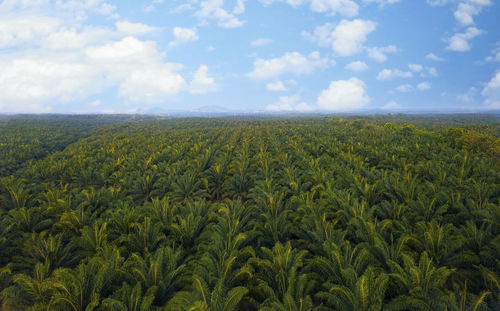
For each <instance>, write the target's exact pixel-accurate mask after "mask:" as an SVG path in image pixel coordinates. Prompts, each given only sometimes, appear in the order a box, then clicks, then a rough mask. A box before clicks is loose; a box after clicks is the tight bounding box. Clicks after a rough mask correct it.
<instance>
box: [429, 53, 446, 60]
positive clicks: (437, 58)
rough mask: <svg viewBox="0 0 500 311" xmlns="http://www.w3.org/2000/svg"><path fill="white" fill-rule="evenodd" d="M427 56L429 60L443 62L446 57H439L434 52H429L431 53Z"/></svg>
mask: <svg viewBox="0 0 500 311" xmlns="http://www.w3.org/2000/svg"><path fill="white" fill-rule="evenodd" d="M425 58H426V59H428V60H433V61H436V62H443V61H444V58H442V57H439V56H437V55H436V54H434V53H429V54H427V55H425Z"/></svg>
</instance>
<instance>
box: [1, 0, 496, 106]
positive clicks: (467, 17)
mask: <svg viewBox="0 0 500 311" xmlns="http://www.w3.org/2000/svg"><path fill="white" fill-rule="evenodd" d="M499 16H500V8H499V5H498V3H495V1H494V0H236V1H234V0H233V1H223V0H187V1H175V0H163V1H162V0H147V1H146V0H144V1H106V0H82V1H76V0H56V1H50V0H4V1H2V2H0V68H2V70H0V112H14V113H40V112H50V113H88V112H99V113H101V112H102V113H118V112H120V113H121V112H125V113H151V112H173V111H200V110H208V111H210V110H216V111H220V110H226V111H235V112H261V111H269V112H312V111H321V112H363V111H372V112H373V111H375V112H402V111H404V112H419V111H439V112H476V111H487V110H500V71H499V67H500V66H499V65H500V18H499Z"/></svg>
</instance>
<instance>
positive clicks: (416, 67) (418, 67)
mask: <svg viewBox="0 0 500 311" xmlns="http://www.w3.org/2000/svg"><path fill="white" fill-rule="evenodd" d="M408 68H410V70H411V71H413V72H422V70H423V69H424V66H422V65H420V64H409V65H408Z"/></svg>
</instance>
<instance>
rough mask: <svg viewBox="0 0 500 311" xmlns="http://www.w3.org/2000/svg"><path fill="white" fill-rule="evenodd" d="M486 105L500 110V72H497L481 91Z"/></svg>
mask: <svg viewBox="0 0 500 311" xmlns="http://www.w3.org/2000/svg"><path fill="white" fill-rule="evenodd" d="M481 95H483V96H484V98H485V100H484V104H485V105H486V106H487V107H488V108H490V109H500V72H497V73H496V74H495V76H494V77H493V78H491V80H490V81H489V82H488V84H487V85H486V86H485V87H484V88H483V90H482V91H481Z"/></svg>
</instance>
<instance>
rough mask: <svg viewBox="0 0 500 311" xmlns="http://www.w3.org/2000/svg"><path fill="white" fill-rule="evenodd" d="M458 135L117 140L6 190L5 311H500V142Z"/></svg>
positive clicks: (229, 134) (98, 135)
mask: <svg viewBox="0 0 500 311" xmlns="http://www.w3.org/2000/svg"><path fill="white" fill-rule="evenodd" d="M447 131H448V132H450V131H451V130H448V129H444V130H441V129H440V130H434V129H432V130H431V129H430V128H427V129H426V128H418V127H414V126H409V125H398V124H389V123H381V122H372V121H370V122H368V121H353V122H351V121H347V120H345V119H336V118H324V119H321V118H313V119H295V120H294V119H285V120H269V121H262V120H260V121H229V120H210V119H208V120H203V119H201V120H200V119H192V120H191V119H188V120H179V121H149V122H136V123H125V124H119V125H114V126H106V127H102V128H100V129H97V130H95V132H94V135H92V136H90V137H88V138H85V139H82V140H80V141H79V142H77V143H75V144H72V145H70V146H69V147H67V148H66V149H65V150H64V151H63V152H57V153H54V154H52V155H50V156H48V157H47V158H45V159H43V160H39V161H35V162H33V163H32V165H29V166H26V167H25V168H23V169H20V170H17V172H16V173H15V174H14V175H12V176H9V177H4V178H2V179H0V204H1V205H0V219H1V220H0V301H1V306H5V307H7V308H10V309H11V310H495V309H496V308H497V307H498V306H499V305H500V238H499V236H500V226H499V225H500V178H499V177H500V170H499V166H498V161H497V159H496V153H495V152H496V150H498V146H499V144H498V139H496V140H495V138H494V137H493V136H491V135H488V134H484V133H483V134H479V133H478V132H475V131H473V130H471V129H467V130H464V129H461V130H452V131H451V134H450V133H448V132H447ZM457 133H458V134H457ZM484 135H486V137H487V139H483V138H481V139H479V142H475V143H472V144H471V143H470V141H471V140H474V137H476V136H477V137H483V136H484ZM470 137H472V138H470ZM481 143H483V144H486V145H485V146H481V147H478V145H481ZM495 148H497V149H495Z"/></svg>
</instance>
